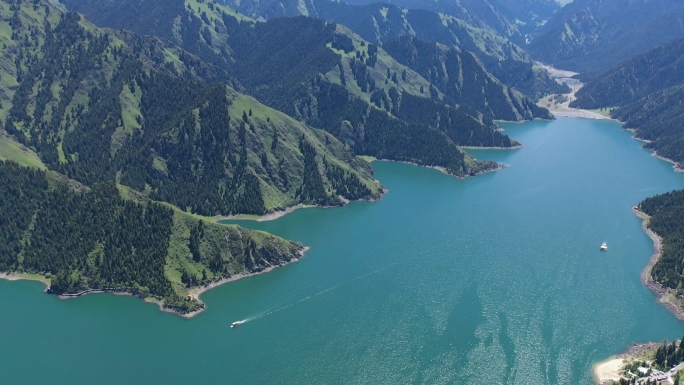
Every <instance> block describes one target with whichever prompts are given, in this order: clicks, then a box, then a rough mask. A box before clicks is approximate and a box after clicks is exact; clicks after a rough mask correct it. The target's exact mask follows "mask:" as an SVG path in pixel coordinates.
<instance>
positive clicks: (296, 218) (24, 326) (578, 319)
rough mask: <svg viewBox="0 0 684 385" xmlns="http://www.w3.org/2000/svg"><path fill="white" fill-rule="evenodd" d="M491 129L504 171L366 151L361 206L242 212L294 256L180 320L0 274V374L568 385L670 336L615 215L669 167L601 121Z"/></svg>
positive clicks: (27, 378) (665, 186)
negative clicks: (374, 187) (373, 158)
mask: <svg viewBox="0 0 684 385" xmlns="http://www.w3.org/2000/svg"><path fill="white" fill-rule="evenodd" d="M506 128H507V129H508V133H509V134H510V135H511V136H513V137H515V138H516V139H518V140H520V141H521V142H522V143H524V144H525V146H526V147H525V148H524V149H521V150H513V151H473V153H474V154H475V155H476V156H477V157H479V158H488V159H494V160H496V161H498V162H502V163H507V164H510V165H511V166H512V167H510V168H507V169H505V170H502V171H499V172H496V173H491V174H486V175H481V176H477V177H475V178H469V179H466V180H456V179H454V178H451V177H449V176H446V175H443V174H441V173H439V172H437V171H435V170H430V169H421V168H417V167H413V166H409V165H405V164H395V163H386V162H378V163H375V164H374V166H375V168H376V170H377V178H378V179H379V180H380V181H382V183H383V184H384V185H385V186H386V187H387V188H389V189H390V192H389V193H388V194H387V195H386V196H385V197H384V198H383V199H382V200H381V201H380V202H377V203H353V204H350V205H349V206H347V207H344V208H337V209H307V210H300V211H297V212H295V213H293V214H291V215H288V216H286V217H284V218H281V219H280V220H277V221H274V222H268V223H251V222H247V223H243V224H244V225H248V226H250V227H254V228H259V229H263V230H267V231H270V232H273V233H275V234H278V235H282V236H284V237H287V238H290V239H294V240H297V241H300V242H302V243H304V244H305V245H307V246H311V247H312V249H311V251H310V252H309V253H307V255H306V257H305V258H304V259H303V260H302V261H300V262H299V263H296V264H293V265H290V266H287V267H285V268H282V269H278V270H276V271H274V272H272V273H270V274H267V275H263V276H259V277H254V278H250V279H246V280H242V281H238V282H236V283H232V284H229V285H225V286H223V287H220V288H218V289H215V290H213V291H211V292H208V293H205V294H204V296H203V297H202V298H203V299H204V300H205V302H206V303H207V304H208V309H207V311H206V312H204V313H202V314H201V315H199V316H198V317H197V318H195V319H193V320H185V319H182V318H180V317H177V316H173V315H169V314H165V313H161V312H159V311H158V310H157V308H156V307H155V306H153V305H148V304H144V303H143V302H142V301H140V300H138V299H135V298H129V297H117V296H113V295H94V296H86V297H83V298H79V299H76V300H69V301H60V300H58V299H57V298H55V297H53V296H49V295H45V294H43V293H41V290H42V285H41V284H39V283H35V282H6V281H0V304H2V310H1V312H0V376H2V377H1V378H0V383H50V384H73V383H100V384H117V383H141V384H142V383H169V384H171V383H174V384H182V383H191V382H194V383H200V382H202V383H231V384H233V383H234V384H266V383H284V384H322V383H326V384H341V383H354V384H378V383H384V384H385V383H386V384H421V383H426V384H446V383H456V384H481V383H492V384H531V383H534V384H586V383H590V381H591V375H590V369H591V366H592V364H593V363H594V362H596V361H598V360H601V359H604V358H606V357H607V356H610V355H612V354H616V353H619V352H621V351H623V350H625V349H626V348H628V347H629V345H630V344H631V343H634V342H645V341H649V340H655V341H659V340H662V339H664V338H669V339H673V338H680V337H681V336H682V335H684V325H682V324H681V323H679V322H678V321H677V320H676V319H675V318H674V317H673V316H671V315H670V314H669V313H668V312H667V311H666V310H665V309H664V308H663V307H662V306H660V305H658V304H657V303H656V302H655V300H654V295H652V294H651V292H649V291H648V290H647V289H646V288H644V287H643V286H642V284H641V282H640V281H639V274H640V272H641V270H642V269H643V267H644V266H645V265H646V262H647V260H648V259H649V257H650V255H651V253H652V243H651V241H650V240H649V238H648V237H647V236H646V235H645V234H644V233H643V232H642V231H641V223H640V221H639V220H638V218H636V217H635V216H634V215H633V214H632V212H631V210H630V208H631V207H632V206H633V205H635V204H636V203H638V202H639V201H640V200H641V199H643V198H645V197H647V196H650V195H654V194H656V193H661V192H665V191H668V190H671V189H674V188H684V175H682V174H676V173H674V172H673V171H672V167H671V166H670V165H669V164H668V163H666V162H663V161H660V160H658V159H656V158H654V157H651V156H650V154H649V152H647V151H645V150H642V149H640V144H639V142H637V141H634V140H632V139H630V133H628V132H625V131H622V130H620V129H619V125H617V124H615V123H611V122H598V121H592V120H583V119H560V120H558V121H555V122H531V123H526V124H522V125H515V124H512V125H506ZM604 241H605V242H608V245H609V247H610V251H609V252H607V253H601V252H599V250H598V247H599V245H600V244H601V243H602V242H604ZM326 290H327V291H326ZM283 307H285V308H283ZM269 309H270V310H271V311H273V312H272V313H271V314H267V315H265V316H264V317H262V318H259V319H256V320H254V321H252V322H248V323H246V324H245V325H243V326H242V327H240V328H238V329H236V330H231V329H229V328H228V325H229V324H230V322H232V321H235V320H238V319H243V318H246V317H248V316H253V315H256V314H258V313H261V312H264V311H267V310H269Z"/></svg>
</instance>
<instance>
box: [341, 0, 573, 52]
mask: <svg viewBox="0 0 684 385" xmlns="http://www.w3.org/2000/svg"><path fill="white" fill-rule="evenodd" d="M347 2H348V3H351V4H370V3H373V2H375V1H374V0H348V1H347ZM385 2H387V3H392V4H396V5H399V6H401V7H405V8H408V9H429V10H433V11H436V12H440V13H444V14H448V15H452V16H456V17H458V18H459V19H463V20H466V21H467V22H468V23H470V24H472V25H474V26H476V27H478V28H493V29H495V30H496V31H498V32H499V33H501V34H502V35H503V36H506V37H509V38H511V39H513V40H514V41H515V42H516V43H518V44H523V43H524V42H525V39H524V37H525V35H526V34H528V33H533V32H535V31H536V29H537V28H538V27H539V26H541V25H543V24H544V23H545V22H546V21H547V20H548V19H549V18H551V17H552V16H553V15H554V14H555V13H556V12H557V11H558V10H559V9H560V8H561V6H562V5H563V4H565V3H567V2H568V1H562V2H558V1H556V0H484V1H475V0H451V1H449V0H434V1H421V0H388V1H385Z"/></svg>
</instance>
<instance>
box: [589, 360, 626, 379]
mask: <svg viewBox="0 0 684 385" xmlns="http://www.w3.org/2000/svg"><path fill="white" fill-rule="evenodd" d="M623 363H624V359H622V358H617V357H611V358H609V359H607V360H605V361H603V362H599V363H598V364H596V365H594V377H595V378H596V380H597V381H598V382H599V384H602V383H603V382H604V381H618V380H620V374H619V373H618V372H619V371H620V369H622V365H623Z"/></svg>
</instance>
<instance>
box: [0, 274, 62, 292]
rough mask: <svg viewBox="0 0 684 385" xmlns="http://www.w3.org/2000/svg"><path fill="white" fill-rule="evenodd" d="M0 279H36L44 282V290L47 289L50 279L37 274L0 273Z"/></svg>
mask: <svg viewBox="0 0 684 385" xmlns="http://www.w3.org/2000/svg"><path fill="white" fill-rule="evenodd" d="M0 279H4V280H7V281H38V282H42V283H44V284H45V291H47V289H48V288H49V287H50V281H49V280H48V279H47V278H45V277H41V276H37V275H28V274H7V273H0Z"/></svg>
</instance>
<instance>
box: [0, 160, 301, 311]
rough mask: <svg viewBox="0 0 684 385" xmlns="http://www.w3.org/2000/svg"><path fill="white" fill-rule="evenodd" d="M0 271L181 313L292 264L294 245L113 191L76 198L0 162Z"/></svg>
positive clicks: (100, 189) (39, 175)
mask: <svg viewBox="0 0 684 385" xmlns="http://www.w3.org/2000/svg"><path fill="white" fill-rule="evenodd" d="M0 180H2V181H3V183H2V184H0V208H2V209H3V212H4V213H5V214H6V215H7V217H6V220H3V221H2V223H0V271H3V272H18V273H30V274H34V275H38V276H43V277H45V279H47V280H48V281H50V282H51V283H50V289H49V290H50V292H52V293H55V294H60V295H74V294H77V293H84V292H86V293H87V292H89V291H109V292H126V293H131V294H134V295H137V296H139V297H142V298H149V299H153V300H156V301H160V304H161V305H162V306H163V307H164V308H167V309H171V310H173V311H175V312H178V313H181V314H184V313H188V312H192V311H197V310H199V309H202V308H203V307H204V304H203V303H201V302H199V301H198V300H197V299H196V298H193V299H187V298H186V295H187V293H188V290H189V289H191V288H192V287H196V286H199V285H205V284H209V283H212V282H217V281H219V280H221V279H226V278H230V277H232V276H234V275H236V274H250V273H257V272H260V271H263V270H265V269H268V268H271V267H275V266H280V265H283V264H287V263H290V262H294V261H296V260H297V259H299V258H300V257H301V254H302V252H303V248H302V246H301V245H298V244H295V243H292V242H289V241H286V240H284V239H281V238H278V237H274V236H272V235H270V234H266V233H263V232H258V231H253V230H247V229H243V228H239V227H237V226H223V225H217V224H213V223H209V222H205V221H202V220H198V219H196V218H193V217H192V216H190V215H188V214H185V213H183V212H180V211H179V210H174V209H171V208H168V207H166V206H164V205H161V204H158V203H152V202H147V203H136V202H133V201H131V200H126V199H123V198H121V197H120V196H119V191H118V190H117V188H116V186H115V185H114V183H103V184H96V185H94V186H93V188H92V189H91V188H87V189H86V190H84V191H80V192H77V191H74V190H73V189H72V188H71V187H69V186H68V185H67V184H66V183H64V182H62V181H56V180H55V179H54V178H50V176H49V174H47V173H46V172H45V171H40V170H37V169H30V168H24V167H21V166H19V165H18V164H17V163H14V162H10V161H0Z"/></svg>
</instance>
